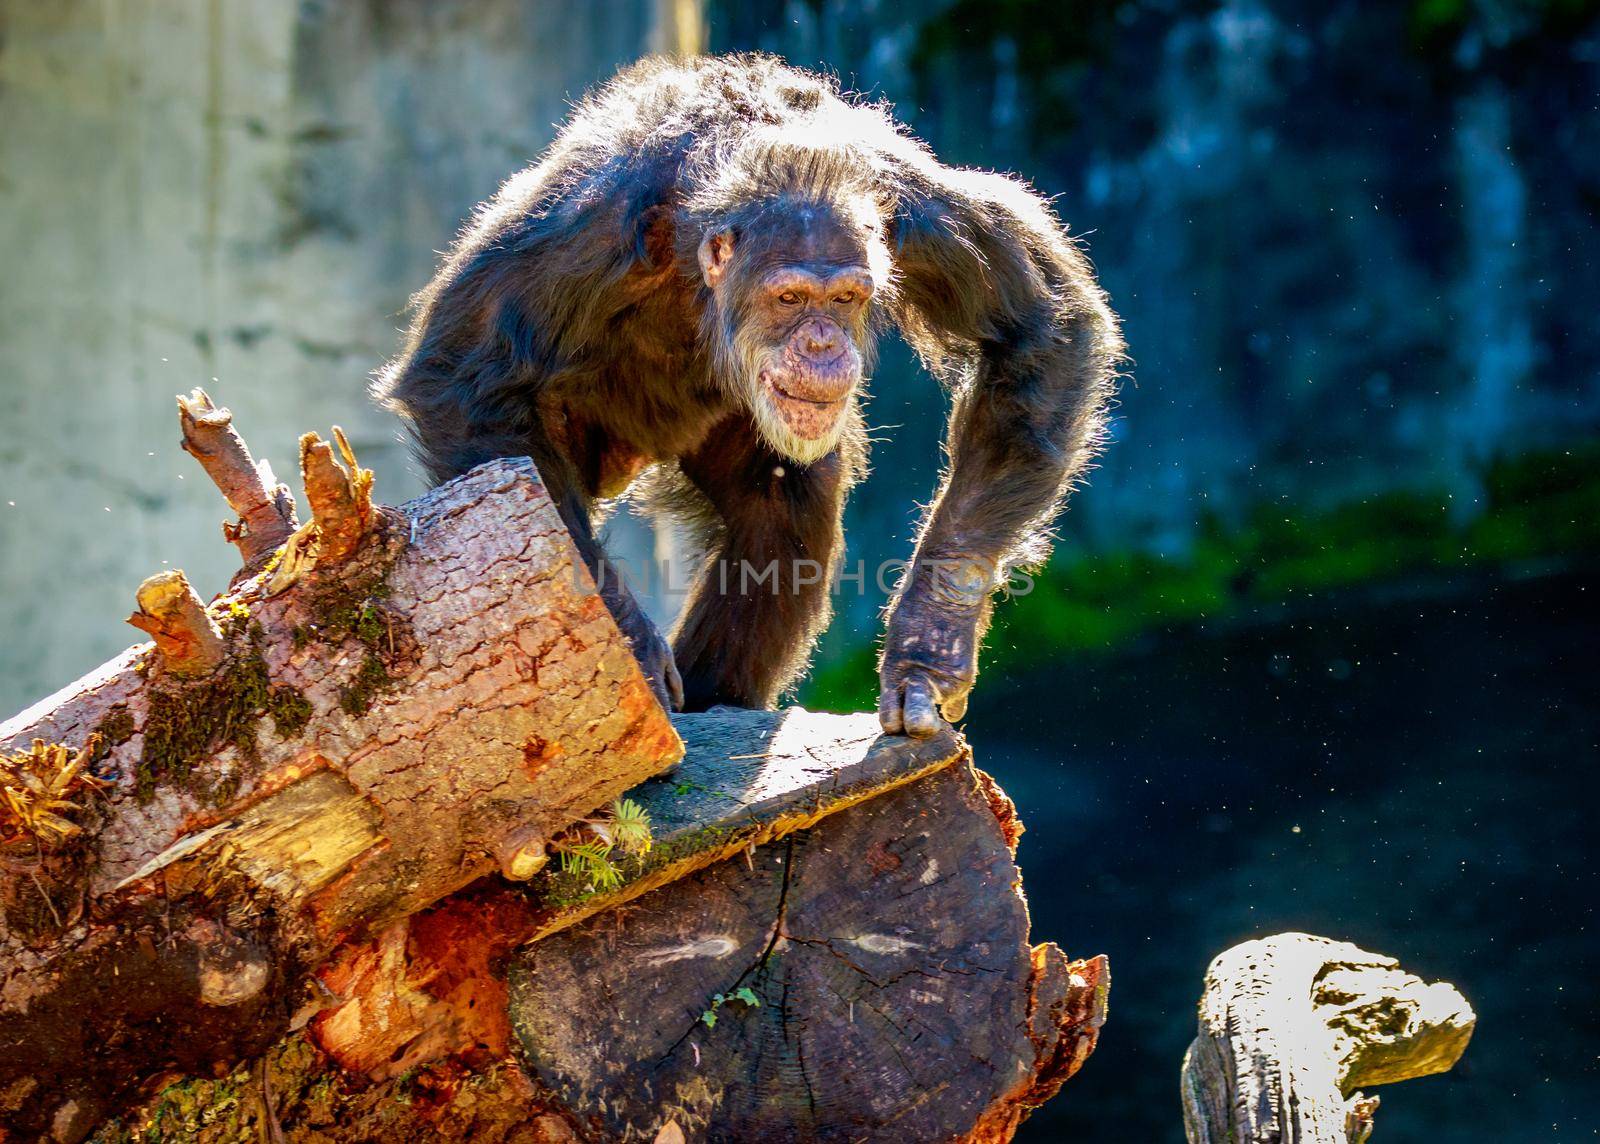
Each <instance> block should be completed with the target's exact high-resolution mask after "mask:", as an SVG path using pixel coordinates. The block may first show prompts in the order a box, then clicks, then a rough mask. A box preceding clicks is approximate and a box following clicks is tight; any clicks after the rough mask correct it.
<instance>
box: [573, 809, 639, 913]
mask: <svg viewBox="0 0 1600 1144" xmlns="http://www.w3.org/2000/svg"><path fill="white" fill-rule="evenodd" d="M653 844H654V839H653V838H652V837H651V834H650V813H649V812H648V811H647V810H645V808H644V807H642V806H640V805H639V804H638V803H636V802H634V801H633V799H631V798H618V799H616V800H614V801H613V802H612V803H611V806H610V809H609V810H608V811H607V812H606V814H605V816H604V817H601V818H591V819H586V820H584V821H583V822H582V823H580V824H579V825H578V826H577V827H576V828H575V829H574V830H573V831H571V832H570V833H569V835H568V836H567V837H564V838H558V839H557V840H556V842H555V850H556V853H557V854H559V855H560V856H561V870H562V873H565V874H570V875H572V876H573V877H576V878H581V879H583V880H584V881H585V882H587V883H588V884H589V885H590V886H592V887H593V888H594V889H595V890H598V891H600V892H602V893H605V892H608V891H611V890H615V889H617V888H619V887H620V886H621V885H622V869H621V867H620V866H618V865H617V860H616V857H615V854H616V852H617V851H619V850H620V851H621V852H622V853H623V854H624V855H631V856H634V857H640V858H642V857H643V856H644V855H646V854H648V853H650V847H651V846H652V845H653Z"/></svg>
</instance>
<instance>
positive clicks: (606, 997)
mask: <svg viewBox="0 0 1600 1144" xmlns="http://www.w3.org/2000/svg"><path fill="white" fill-rule="evenodd" d="M994 793H995V792H994V791H993V790H992V788H990V787H987V786H986V785H984V784H982V783H981V782H980V778H979V775H978V773H977V772H976V771H974V770H973V769H972V768H971V767H970V766H967V765H962V766H958V767H954V768H951V769H948V770H944V771H940V772H938V773H936V774H934V775H931V776H929V777H928V778H925V779H922V780H920V781H918V782H916V783H913V784H911V785H909V786H906V787H903V788H901V789H899V790H897V791H894V792H891V793H889V794H886V795H883V796H882V797H879V798H875V799H872V800H870V801H868V802H865V803H863V804H861V805H859V806H856V807H853V808H850V809H848V810H845V811H842V812H841V813H839V814H837V815H834V816H832V817H830V818H828V819H826V820H825V821H823V822H822V823H820V824H819V825H817V826H815V827H813V828H811V829H809V830H804V831H800V832H797V833H795V834H792V835H789V836H788V837H786V838H783V839H781V840H779V841H777V842H774V843H772V844H770V845H768V846H764V847H761V848H760V849H759V850H757V851H756V852H755V853H754V854H753V855H752V856H751V859H750V861H749V862H748V863H747V862H746V861H743V860H740V859H734V860H732V861H727V862H723V863H721V864H720V865H717V866H714V867H711V868H710V869H707V870H704V871H701V872H699V873H697V874H695V875H692V876H691V877H688V878H685V879H683V880H682V881H679V882H676V883H674V884H672V885H670V886H667V887H664V888H662V889H659V890H656V891H654V892H652V893H649V894H647V895H645V896H643V897H641V898H640V899H638V900H637V901H636V902H635V903H633V904H632V905H631V906H629V907H626V908H625V909H621V910H617V911H613V912H611V913H608V914H603V915H600V916H597V917H594V918H590V919H588V920H587V921H585V922H583V923H581V924H579V925H577V926H574V927H573V928H571V929H568V930H566V931H563V932H561V933H559V934H556V935H554V936H552V937H550V938H547V939H545V940H543V941H540V942H537V943H535V944H534V945H531V946H529V947H528V948H526V949H525V950H524V951H522V952H521V953H520V954H518V955H517V957H516V958H515V959H514V962H513V964H512V966H511V971H510V979H511V1006H510V1007H511V1017H512V1025H513V1028H514V1030H515V1032H516V1037H517V1041H518V1042H519V1046H520V1050H521V1052H522V1055H523V1060H524V1065H525V1067H526V1068H527V1069H528V1071H529V1072H530V1074H532V1075H533V1076H534V1077H535V1078H536V1079H537V1080H538V1081H539V1082H541V1083H542V1084H543V1085H545V1086H547V1087H548V1088H549V1089H551V1090H553V1094H554V1095H555V1096H556V1097H557V1098H558V1099H559V1100H561V1101H562V1102H563V1103H564V1104H565V1105H566V1106H567V1108H568V1109H569V1110H570V1111H571V1112H572V1113H573V1114H574V1115H575V1117H576V1119H578V1120H579V1121H580V1122H582V1123H586V1124H587V1125H589V1129H590V1132H589V1134H590V1137H591V1138H592V1139H594V1140H626V1141H634V1140H642V1141H653V1140H656V1139H657V1138H658V1135H659V1134H661V1133H662V1132H663V1131H664V1130H665V1132H666V1136H665V1138H667V1139H673V1138H677V1136H676V1133H675V1132H674V1131H673V1129H671V1128H668V1125H669V1124H671V1125H675V1126H676V1129H677V1130H680V1131H681V1132H682V1133H683V1138H684V1139H687V1140H689V1141H753V1140H761V1141H785V1140H808V1141H810V1140H816V1141H833V1140H838V1141H844V1140H850V1141H869V1140H882V1141H897V1142H907V1141H919V1140H929V1141H932V1140H939V1141H949V1140H952V1139H961V1138H963V1137H966V1138H971V1139H980V1138H981V1139H996V1138H1004V1137H1008V1136H1009V1131H1006V1132H1004V1133H1003V1135H1002V1134H995V1133H991V1131H990V1130H988V1129H987V1128H986V1126H988V1125H993V1124H995V1123H997V1121H998V1122H1007V1123H1008V1124H1009V1125H1010V1127H1013V1128H1014V1125H1015V1122H1016V1121H1017V1120H1019V1119H1020V1115H1012V1116H1004V1115H1002V1116H999V1117H998V1118H997V1116H996V1110H997V1109H999V1110H1007V1109H1009V1108H1011V1107H1013V1106H1019V1107H1026V1106H1027V1104H1029V1103H1031V1102H1030V1101H1028V1099H1027V1097H1028V1095H1029V1094H1031V1093H1037V1092H1039V1091H1040V1088H1039V1084H1040V1080H1041V1073H1042V1072H1043V1071H1048V1070H1049V1069H1050V1068H1051V1067H1054V1066H1051V1065H1050V1063H1049V1062H1050V1061H1051V1060H1053V1059H1055V1058H1058V1057H1060V1056H1061V1045H1062V1044H1063V1038H1062V1036H1061V1035H1060V1031H1059V1030H1057V1031H1054V1032H1053V1033H1052V1030H1050V1029H1041V1025H1049V1024H1050V1023H1051V1022H1052V1021H1059V1020H1060V1014H1061V1010H1060V1007H1059V1006H1057V1005H1056V1004H1055V1002H1054V1001H1053V1000H1046V1001H1045V1002H1044V1003H1043V1004H1042V1005H1040V1006H1038V1007H1039V1008H1041V1009H1043V1010H1048V1012H1041V1013H1036V1012H1035V1008H1036V1005H1035V1001H1036V999H1039V998H1047V997H1050V998H1054V997H1061V996H1064V995H1065V994H1066V993H1069V992H1071V988H1070V987H1069V986H1068V985H1067V983H1066V982H1065V981H1055V980H1054V978H1055V977H1061V976H1062V975H1063V971H1062V970H1061V969H1060V966H1061V965H1062V964H1064V961H1063V959H1061V958H1060V957H1059V954H1057V956H1056V957H1055V958H1054V959H1038V960H1039V963H1040V964H1048V965H1050V966H1053V967H1055V968H1052V969H1050V970H1049V974H1051V975H1052V980H1051V988H1049V989H1044V988H1039V986H1038V982H1036V981H1035V977H1036V976H1037V975H1036V973H1035V971H1034V968H1033V967H1034V962H1035V959H1034V958H1033V957H1032V956H1031V955H1032V951H1031V949H1030V946H1029V943H1028V914H1027V907H1026V905H1025V903H1024V902H1023V899H1022V897H1021V894H1020V893H1019V891H1018V886H1019V882H1020V875H1019V873H1018V871H1017V867H1016V865H1015V863H1014V861H1013V860H1012V854H1011V850H1010V847H1009V845H1008V829H1007V826H1008V824H1006V823H1003V822H1002V821H1001V817H1002V815H1001V812H1002V811H1003V810H1008V807H1007V806H1002V805H1001V804H1002V803H1004V800H1003V797H1002V798H1001V799H999V800H996V801H992V796H993V795H994ZM1009 838H1014V836H1009ZM1076 964H1079V965H1082V964H1086V963H1076ZM1094 964H1096V965H1100V966H1101V968H1102V969H1103V963H1094ZM1071 980H1072V982H1073V983H1075V984H1076V985H1079V986H1081V985H1082V984H1083V983H1082V981H1081V980H1080V979H1079V978H1078V977H1073V978H1072V979H1071ZM1093 992H1094V994H1095V996H1096V998H1097V999H1098V1001H1097V1003H1096V1004H1095V1005H1092V1006H1090V1008H1093V1009H1095V1011H1096V1013H1097V1014H1098V1016H1097V1017H1096V1020H1095V1024H1094V1026H1093V1029H1090V1030H1086V1032H1085V1036H1086V1040H1085V1041H1084V1047H1083V1048H1082V1049H1081V1050H1080V1051H1079V1052H1078V1053H1077V1054H1076V1059H1077V1060H1078V1061H1080V1062H1081V1058H1082V1056H1084V1055H1087V1051H1088V1049H1089V1048H1092V1044H1093V1035H1094V1033H1095V1032H1097V1030H1098V1020H1099V1018H1100V1017H1103V1014H1104V1004H1103V1001H1104V988H1103V982H1101V981H1100V979H1099V977H1098V976H1097V977H1096V978H1095V985H1094V986H1093ZM1077 996H1078V998H1079V1000H1081V999H1082V996H1083V993H1082V990H1081V989H1080V991H1079V994H1078V995H1077ZM1072 1068H1073V1069H1075V1068H1076V1064H1073V1065H1072ZM1060 1076H1061V1070H1060V1069H1059V1067H1057V1068H1056V1075H1055V1078H1054V1083H1055V1084H1059V1080H1060ZM1049 1091H1052V1092H1053V1091H1054V1088H1053V1087H1051V1088H1050V1090H1049Z"/></svg>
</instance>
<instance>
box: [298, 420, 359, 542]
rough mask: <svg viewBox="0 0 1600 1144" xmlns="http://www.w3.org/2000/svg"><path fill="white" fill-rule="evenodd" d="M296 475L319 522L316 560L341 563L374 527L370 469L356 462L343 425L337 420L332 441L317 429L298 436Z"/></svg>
mask: <svg viewBox="0 0 1600 1144" xmlns="http://www.w3.org/2000/svg"><path fill="white" fill-rule="evenodd" d="M335 444H336V445H337V446H338V449H339V456H337V457H336V456H335V455H334V445H335ZM340 457H342V458H343V460H344V463H343V464H341V463H340V460H339V458H340ZM300 475H301V477H302V479H303V480H304V481H305V486H306V500H308V501H309V502H310V503H311V516H312V519H313V520H315V521H316V525H317V542H318V547H317V564H318V565H319V566H325V565H329V564H342V563H344V562H345V561H346V560H348V559H350V557H351V556H353V555H354V554H355V551H356V549H358V548H359V547H361V540H362V538H363V537H365V536H366V535H367V533H368V532H369V531H371V528H372V518H373V507H372V470H371V469H363V468H362V467H361V466H360V465H359V464H357V463H356V455H355V452H354V451H353V450H352V449H351V448H350V442H349V441H348V440H347V439H346V438H345V435H344V430H342V429H340V428H339V427H338V426H337V425H335V426H334V427H333V442H332V443H329V442H327V441H324V440H323V439H322V438H321V437H319V436H317V434H315V433H307V434H305V435H304V436H302V437H301V438H300Z"/></svg>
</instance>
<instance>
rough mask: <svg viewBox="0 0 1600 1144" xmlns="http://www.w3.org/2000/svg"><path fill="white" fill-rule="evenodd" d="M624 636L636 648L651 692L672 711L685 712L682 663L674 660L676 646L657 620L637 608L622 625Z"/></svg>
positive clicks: (637, 657) (635, 651) (631, 611)
mask: <svg viewBox="0 0 1600 1144" xmlns="http://www.w3.org/2000/svg"><path fill="white" fill-rule="evenodd" d="M618 626H619V627H620V628H621V629H622V634H623V635H625V636H627V637H628V643H630V644H631V645H633V654H634V658H635V659H637V660H638V661H639V666H640V667H642V668H643V669H644V674H645V678H646V679H648V680H649V681H650V690H652V691H654V692H655V693H656V699H657V700H658V701H659V702H660V704H661V706H662V707H663V708H665V709H666V710H668V711H682V710H683V679H682V678H681V677H680V676H679V675H678V664H677V662H676V661H675V660H674V659H673V658H672V645H671V644H669V643H667V638H666V637H665V636H664V635H662V634H661V629H660V628H658V627H656V625H655V621H654V620H652V619H651V618H650V617H649V616H647V615H645V614H644V610H643V609H641V608H639V607H638V605H635V606H634V607H633V608H632V609H631V610H630V612H629V614H628V616H627V618H626V619H624V620H622V621H620V622H619V624H618Z"/></svg>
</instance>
